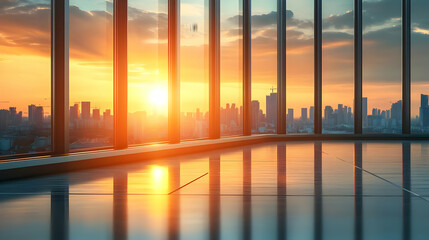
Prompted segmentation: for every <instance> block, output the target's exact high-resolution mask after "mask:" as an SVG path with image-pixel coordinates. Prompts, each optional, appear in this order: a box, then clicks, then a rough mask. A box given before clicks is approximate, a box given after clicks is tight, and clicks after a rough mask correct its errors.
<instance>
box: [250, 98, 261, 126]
mask: <svg viewBox="0 0 429 240" xmlns="http://www.w3.org/2000/svg"><path fill="white" fill-rule="evenodd" d="M251 106H252V129H253V130H258V128H259V109H260V106H259V101H258V100H253V101H252V103H251Z"/></svg>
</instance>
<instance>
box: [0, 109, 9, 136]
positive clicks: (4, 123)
mask: <svg viewBox="0 0 429 240" xmlns="http://www.w3.org/2000/svg"><path fill="white" fill-rule="evenodd" d="M8 126H9V111H8V110H6V109H1V110H0V132H2V131H6V130H7V128H8Z"/></svg>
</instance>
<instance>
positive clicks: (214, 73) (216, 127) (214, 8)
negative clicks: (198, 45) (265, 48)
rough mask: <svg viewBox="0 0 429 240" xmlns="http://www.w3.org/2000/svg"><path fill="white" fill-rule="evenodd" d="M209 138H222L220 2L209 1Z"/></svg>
mask: <svg viewBox="0 0 429 240" xmlns="http://www.w3.org/2000/svg"><path fill="white" fill-rule="evenodd" d="M209 101H210V102H209V137H210V138H212V139H216V138H220V0H209Z"/></svg>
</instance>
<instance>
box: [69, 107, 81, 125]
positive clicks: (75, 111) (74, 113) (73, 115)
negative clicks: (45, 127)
mask: <svg viewBox="0 0 429 240" xmlns="http://www.w3.org/2000/svg"><path fill="white" fill-rule="evenodd" d="M78 119H79V104H75V105H73V106H70V122H71V123H74V122H75V121H77V120H78Z"/></svg>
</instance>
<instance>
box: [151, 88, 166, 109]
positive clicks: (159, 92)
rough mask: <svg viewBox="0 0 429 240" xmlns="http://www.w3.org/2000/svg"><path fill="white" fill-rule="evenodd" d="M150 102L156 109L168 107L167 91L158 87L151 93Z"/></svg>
mask: <svg viewBox="0 0 429 240" xmlns="http://www.w3.org/2000/svg"><path fill="white" fill-rule="evenodd" d="M149 101H150V103H151V104H152V105H154V106H156V107H167V104H168V92H167V89H164V88H161V87H157V88H154V89H152V90H151V91H150V95H149Z"/></svg>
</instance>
